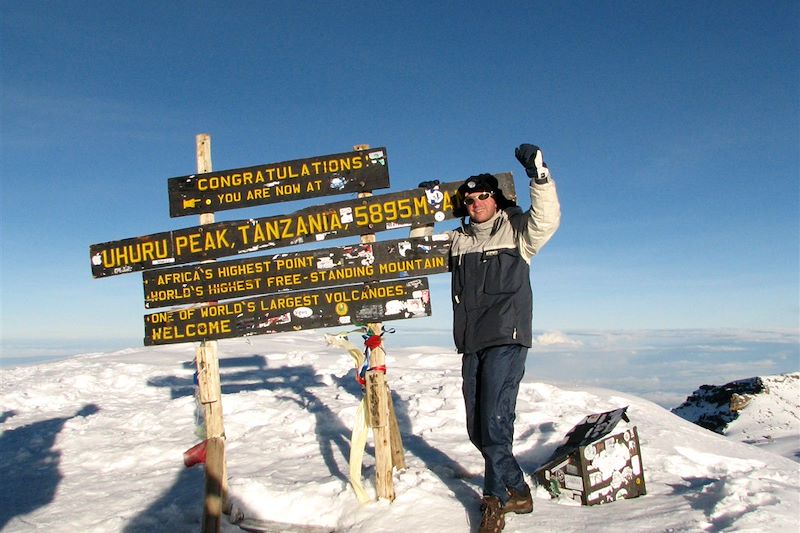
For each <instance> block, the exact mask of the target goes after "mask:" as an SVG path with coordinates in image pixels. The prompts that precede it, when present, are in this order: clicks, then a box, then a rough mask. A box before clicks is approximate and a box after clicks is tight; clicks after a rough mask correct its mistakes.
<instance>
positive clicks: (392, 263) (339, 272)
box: [142, 234, 450, 309]
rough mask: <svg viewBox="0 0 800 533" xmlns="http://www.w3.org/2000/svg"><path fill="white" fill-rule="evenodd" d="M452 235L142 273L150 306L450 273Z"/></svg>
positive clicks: (396, 240) (146, 305)
mask: <svg viewBox="0 0 800 533" xmlns="http://www.w3.org/2000/svg"><path fill="white" fill-rule="evenodd" d="M449 251H450V241H449V240H448V236H447V234H441V235H436V236H433V237H428V238H417V239H395V240H391V241H383V242H376V243H374V244H369V243H362V244H354V245H349V246H341V247H335V248H321V249H317V250H308V251H302V252H292V253H282V254H273V255H268V256H259V257H250V258H246V259H235V260H230V261H219V262H214V263H201V264H195V265H188V266H184V267H177V268H170V269H159V270H151V271H145V272H143V273H142V286H143V288H144V302H145V307H146V308H148V309H154V308H158V307H166V306H175V305H184V304H188V303H197V302H211V301H219V300H225V299H230V298H243V297H246V296H254V295H257V294H273V293H276V292H283V291H288V290H299V289H313V288H318V287H332V286H336V285H342V284H346V283H355V282H366V281H376V280H387V279H394V278H400V277H414V276H427V275H430V274H439V273H442V272H447V269H448V256H449Z"/></svg>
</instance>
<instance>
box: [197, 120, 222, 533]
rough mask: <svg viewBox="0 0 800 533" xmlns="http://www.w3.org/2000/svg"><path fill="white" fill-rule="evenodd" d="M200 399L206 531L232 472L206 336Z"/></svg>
mask: <svg viewBox="0 0 800 533" xmlns="http://www.w3.org/2000/svg"><path fill="white" fill-rule="evenodd" d="M195 143H196V150H197V172H199V173H203V172H211V136H210V135H208V134H205V133H201V134H199V135H197V137H196V138H195ZM213 222H214V213H203V214H201V215H200V225H206V224H213ZM195 364H196V367H197V383H198V385H197V386H198V389H199V391H198V392H199V394H198V396H199V401H200V402H201V404H202V406H203V420H204V421H205V428H206V440H207V442H208V449H207V451H206V483H205V497H204V500H205V504H204V505H203V533H217V532H219V530H220V527H221V526H220V517H221V516H222V511H224V510H226V509H227V508H228V507H229V505H228V502H227V499H228V475H227V471H228V469H227V464H226V461H225V426H224V424H223V421H222V385H221V383H220V376H219V357H218V356H217V341H215V340H211V341H206V340H203V341H202V342H201V343H200V346H198V348H197V350H196V352H195Z"/></svg>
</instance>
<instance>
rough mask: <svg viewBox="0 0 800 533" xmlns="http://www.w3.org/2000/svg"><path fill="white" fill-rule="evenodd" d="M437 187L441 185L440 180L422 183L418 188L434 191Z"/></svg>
mask: <svg viewBox="0 0 800 533" xmlns="http://www.w3.org/2000/svg"><path fill="white" fill-rule="evenodd" d="M437 185H439V180H430V181H423V182H421V183H420V184H419V185H417V187H419V188H421V189H433V188H434V187H436V186H437Z"/></svg>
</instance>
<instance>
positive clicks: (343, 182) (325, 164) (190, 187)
mask: <svg viewBox="0 0 800 533" xmlns="http://www.w3.org/2000/svg"><path fill="white" fill-rule="evenodd" d="M388 186H389V161H388V155H387V152H386V148H375V149H365V150H357V151H353V152H346V153H341V154H332V155H324V156H318V157H311V158H306V159H297V160H293V161H283V162H280V163H267V164H262V165H257V166H252V167H246V168H237V169H231V170H220V171H216V172H211V171H210V170H209V171H208V172H206V173H202V174H201V173H198V174H194V175H191V176H180V177H177V178H170V179H169V180H168V181H167V190H168V193H169V213H170V216H172V217H179V216H184V215H193V214H199V213H210V212H214V211H224V210H227V209H238V208H242V207H252V206H257V205H265V204H273V203H278V202H288V201H292V200H300V199H304V198H317V197H320V196H329V195H334V194H345V193H354V192H361V191H368V190H373V189H385V188H387V187H388Z"/></svg>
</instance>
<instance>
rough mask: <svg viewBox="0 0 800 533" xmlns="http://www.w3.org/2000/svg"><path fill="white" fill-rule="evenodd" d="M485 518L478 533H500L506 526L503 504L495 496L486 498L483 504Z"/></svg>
mask: <svg viewBox="0 0 800 533" xmlns="http://www.w3.org/2000/svg"><path fill="white" fill-rule="evenodd" d="M481 511H482V512H483V518H482V519H481V527H480V529H478V533H500V532H501V531H503V528H504V527H505V525H506V519H505V517H504V516H503V504H501V503H500V500H498V499H497V498H495V497H494V496H484V498H483V503H481Z"/></svg>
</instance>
